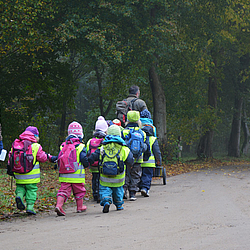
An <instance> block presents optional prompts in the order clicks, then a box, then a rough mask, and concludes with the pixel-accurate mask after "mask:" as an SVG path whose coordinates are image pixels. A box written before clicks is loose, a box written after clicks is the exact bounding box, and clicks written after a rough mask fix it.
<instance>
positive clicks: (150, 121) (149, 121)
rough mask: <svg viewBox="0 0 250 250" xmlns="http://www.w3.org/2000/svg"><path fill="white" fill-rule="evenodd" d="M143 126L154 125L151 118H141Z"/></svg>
mask: <svg viewBox="0 0 250 250" xmlns="http://www.w3.org/2000/svg"><path fill="white" fill-rule="evenodd" d="M140 120H141V123H142V125H144V124H152V125H153V120H152V119H150V118H140Z"/></svg>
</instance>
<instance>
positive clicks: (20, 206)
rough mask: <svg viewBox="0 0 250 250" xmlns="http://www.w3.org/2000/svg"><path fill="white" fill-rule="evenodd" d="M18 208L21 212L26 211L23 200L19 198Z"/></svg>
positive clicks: (17, 201)
mask: <svg viewBox="0 0 250 250" xmlns="http://www.w3.org/2000/svg"><path fill="white" fill-rule="evenodd" d="M16 206H17V208H18V209H20V210H24V209H25V205H24V204H23V200H22V198H21V197H19V196H17V197H16Z"/></svg>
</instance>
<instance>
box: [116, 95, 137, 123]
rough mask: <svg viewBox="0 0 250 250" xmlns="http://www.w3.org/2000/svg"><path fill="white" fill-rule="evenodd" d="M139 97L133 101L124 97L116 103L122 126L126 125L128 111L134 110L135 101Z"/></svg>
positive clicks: (118, 117)
mask: <svg viewBox="0 0 250 250" xmlns="http://www.w3.org/2000/svg"><path fill="white" fill-rule="evenodd" d="M137 99H138V98H134V99H133V100H131V101H127V100H126V99H124V100H122V101H118V102H117V103H116V115H117V119H119V120H120V121H121V125H122V127H125V122H126V120H127V113H128V111H130V110H134V102H135V101H136V100H137Z"/></svg>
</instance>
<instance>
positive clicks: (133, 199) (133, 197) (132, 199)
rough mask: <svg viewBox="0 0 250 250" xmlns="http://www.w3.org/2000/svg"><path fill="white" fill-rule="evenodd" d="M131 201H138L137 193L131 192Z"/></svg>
mask: <svg viewBox="0 0 250 250" xmlns="http://www.w3.org/2000/svg"><path fill="white" fill-rule="evenodd" d="M129 200H130V201H136V200H137V198H136V197H135V193H134V192H131V193H130V195H129Z"/></svg>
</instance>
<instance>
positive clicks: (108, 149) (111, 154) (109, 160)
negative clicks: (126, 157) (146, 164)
mask: <svg viewBox="0 0 250 250" xmlns="http://www.w3.org/2000/svg"><path fill="white" fill-rule="evenodd" d="M121 148H122V147H120V149H119V148H118V147H113V145H112V144H106V145H104V146H102V147H101V150H100V152H101V155H102V159H101V162H100V166H99V170H100V173H101V174H103V175H110V176H115V175H118V174H121V173H123V171H124V163H123V161H122V160H120V155H119V153H120V151H121Z"/></svg>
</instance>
